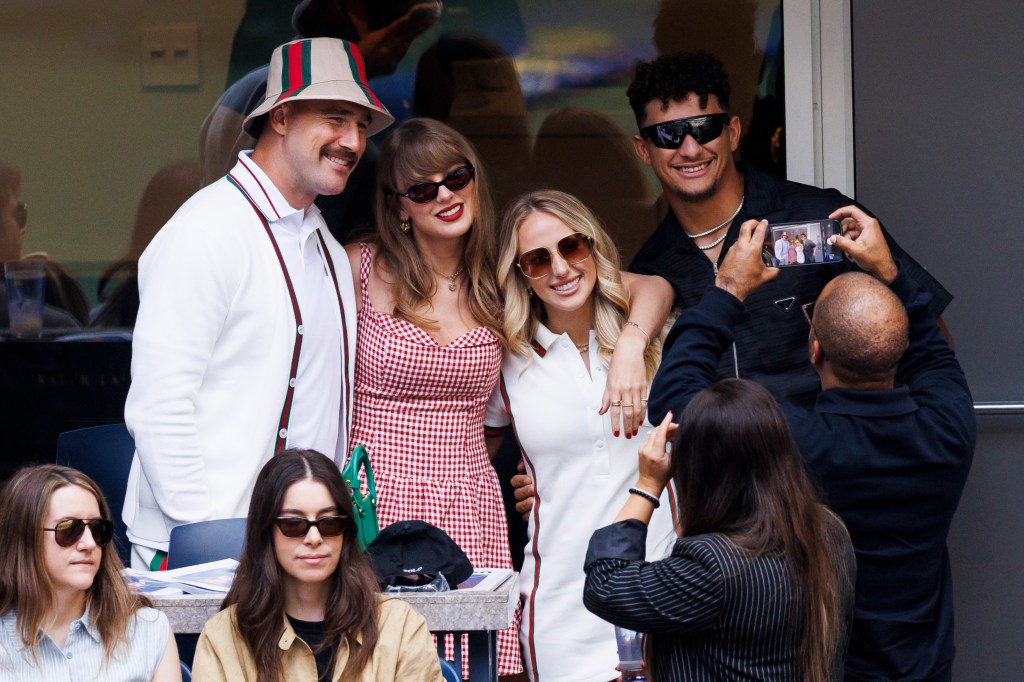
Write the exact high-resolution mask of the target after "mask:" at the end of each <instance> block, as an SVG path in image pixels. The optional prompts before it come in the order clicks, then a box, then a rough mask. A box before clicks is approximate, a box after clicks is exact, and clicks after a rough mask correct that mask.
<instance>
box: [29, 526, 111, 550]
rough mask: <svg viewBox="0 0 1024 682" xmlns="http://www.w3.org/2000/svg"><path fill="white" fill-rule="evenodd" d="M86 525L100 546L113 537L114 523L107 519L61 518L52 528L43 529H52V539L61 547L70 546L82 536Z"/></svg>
mask: <svg viewBox="0 0 1024 682" xmlns="http://www.w3.org/2000/svg"><path fill="white" fill-rule="evenodd" d="M86 526H88V527H89V532H90V533H91V534H92V539H93V540H94V541H95V542H96V544H97V545H99V546H100V547H102V546H103V545H105V544H107V543H108V542H110V541H111V539H113V537H114V524H113V522H111V521H108V520H107V519H61V520H60V521H58V522H57V523H56V524H55V525H54V527H53V528H44V529H43V530H49V531H53V539H54V540H56V541H57V544H58V545H60V546H61V547H70V546H71V545H73V544H75V543H76V542H78V541H79V540H80V539H81V538H82V535H84V534H85V527H86Z"/></svg>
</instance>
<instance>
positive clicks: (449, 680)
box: [439, 638, 462, 682]
mask: <svg viewBox="0 0 1024 682" xmlns="http://www.w3.org/2000/svg"><path fill="white" fill-rule="evenodd" d="M439 639H440V638H439ZM439 658H440V661H441V677H443V678H444V682H462V673H460V672H459V671H458V670H456V669H455V666H454V665H452V662H451V661H449V660H446V659H445V657H444V656H439Z"/></svg>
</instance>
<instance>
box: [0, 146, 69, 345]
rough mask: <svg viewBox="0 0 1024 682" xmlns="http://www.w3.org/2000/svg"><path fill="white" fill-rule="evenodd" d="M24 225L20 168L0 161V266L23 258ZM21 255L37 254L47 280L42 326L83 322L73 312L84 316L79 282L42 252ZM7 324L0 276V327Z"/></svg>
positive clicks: (65, 326)
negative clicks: (42, 263) (42, 262)
mask: <svg viewBox="0 0 1024 682" xmlns="http://www.w3.org/2000/svg"><path fill="white" fill-rule="evenodd" d="M27 227H28V208H27V207H26V206H25V203H24V202H23V201H22V200H21V171H20V170H18V169H17V168H16V167H14V166H11V165H8V164H6V163H0V266H2V265H3V264H4V263H6V262H7V261H12V260H20V259H21V258H23V256H22V254H21V246H22V242H23V241H24V239H25V230H26V229H27ZM24 257H25V258H32V257H39V258H42V259H43V260H44V268H45V271H46V279H47V282H46V307H45V308H43V328H44V329H45V328H49V329H59V328H66V329H77V328H78V327H79V326H80V323H82V322H84V321H85V317H78V316H76V315H75V314H74V313H76V312H77V313H78V314H79V315H81V314H83V313H84V314H85V315H86V316H87V315H88V309H87V307H86V302H85V294H84V292H82V287H81V285H80V284H78V281H77V280H75V279H74V277H73V276H72V275H71V274H70V273H69V272H67V270H66V269H64V268H63V267H61V266H60V265H58V264H57V263H54V262H52V261H50V260H48V259H47V258H46V254H43V253H40V254H29V255H27V256H24ZM0 274H2V273H0ZM62 301H66V302H65V303H62ZM72 308H76V310H72ZM8 325H9V321H8V319H7V288H6V285H4V283H3V278H2V276H0V328H4V327H7V326H8Z"/></svg>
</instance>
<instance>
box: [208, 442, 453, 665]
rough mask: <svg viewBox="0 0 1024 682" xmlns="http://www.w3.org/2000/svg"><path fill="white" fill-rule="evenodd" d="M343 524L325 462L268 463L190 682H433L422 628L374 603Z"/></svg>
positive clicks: (393, 602)
mask: <svg viewBox="0 0 1024 682" xmlns="http://www.w3.org/2000/svg"><path fill="white" fill-rule="evenodd" d="M352 513H353V509H352V498H351V494H350V492H349V490H348V488H347V487H346V486H345V483H344V481H342V478H341V473H340V472H339V471H338V466H337V465H336V464H335V463H334V462H333V461H331V460H330V459H328V458H327V457H326V456H324V455H321V454H320V453H318V452H314V451H312V450H286V451H285V452H283V453H281V454H280V455H277V456H276V457H274V458H272V459H271V460H270V461H269V462H267V464H266V466H264V467H263V470H262V471H260V474H259V477H258V478H257V479H256V486H255V489H254V490H253V493H252V502H251V503H250V505H249V516H248V520H247V522H246V531H245V549H244V550H243V551H242V557H241V560H240V562H239V564H238V570H237V571H236V572H235V579H234V582H233V583H232V585H231V590H230V591H229V592H228V596H227V597H226V598H225V599H224V610H223V611H221V612H220V613H218V614H217V615H216V616H214V617H213V618H211V619H210V620H209V621H207V623H206V626H205V627H204V628H203V632H202V634H201V635H200V637H199V644H198V645H197V647H196V656H195V661H194V664H193V672H192V674H193V676H194V677H195V679H196V680H203V681H204V682H206V681H207V680H224V681H225V682H228V681H230V682H237V681H239V680H247V681H252V682H257V681H258V682H276V681H277V680H282V679H283V680H334V681H335V682H337V681H338V680H353V681H356V680H365V681H366V682H370V681H371V680H372V681H373V682H389V681H392V680H394V681H396V682H397V681H399V680H402V681H408V682H426V681H429V680H436V681H438V682H440V680H441V679H442V678H441V667H440V664H439V663H438V657H437V651H436V650H435V649H434V647H433V643H432V642H431V639H430V633H429V631H428V630H427V624H426V621H425V620H424V619H423V616H421V615H420V614H419V613H417V612H416V611H414V610H413V609H412V607H410V606H409V605H408V604H406V603H405V602H403V601H401V600H400V599H391V598H387V597H384V596H383V595H381V594H380V593H379V591H378V586H377V577H376V576H375V575H374V573H373V569H372V568H370V565H369V564H368V563H367V561H366V559H364V557H363V552H362V550H361V549H360V547H359V540H358V537H357V535H356V525H355V522H354V521H353V520H352Z"/></svg>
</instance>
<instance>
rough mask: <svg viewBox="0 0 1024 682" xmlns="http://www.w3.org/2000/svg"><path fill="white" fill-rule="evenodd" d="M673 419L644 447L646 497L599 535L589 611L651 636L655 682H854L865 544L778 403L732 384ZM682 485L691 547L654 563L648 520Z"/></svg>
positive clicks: (591, 556) (590, 558)
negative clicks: (836, 510)
mask: <svg viewBox="0 0 1024 682" xmlns="http://www.w3.org/2000/svg"><path fill="white" fill-rule="evenodd" d="M671 419H672V413H671V412H670V413H668V415H667V416H666V417H665V419H664V421H663V422H662V423H661V425H660V426H658V428H657V429H655V430H654V431H652V432H651V436H650V437H649V438H648V439H647V440H646V442H645V443H644V444H643V445H642V446H641V448H640V457H639V458H640V464H639V471H640V473H639V476H638V477H637V480H636V484H635V487H634V488H630V492H631V493H635V494H631V495H628V496H623V497H628V499H627V500H626V501H625V504H623V505H622V508H621V511H619V514H618V516H617V517H616V518H615V523H613V524H611V525H609V526H606V527H604V528H601V529H600V530H598V531H597V532H596V533H594V535H593V537H592V538H591V539H590V547H589V549H588V550H587V559H586V565H585V570H586V572H587V581H586V588H585V591H584V593H583V602H584V603H585V604H586V606H587V608H588V609H590V610H591V611H593V612H594V613H595V614H597V615H598V616H600V617H601V618H604V619H606V620H608V621H609V622H611V623H614V624H615V625H618V626H621V627H625V628H629V629H632V630H637V631H639V632H644V633H647V635H648V637H647V641H646V644H645V650H646V651H645V655H644V658H645V661H646V663H647V672H648V679H651V680H673V681H680V682H685V681H686V680H712V679H729V680H737V679H743V680H805V681H806V682H826V681H829V682H831V681H835V680H842V679H843V657H844V655H845V653H846V644H847V641H848V639H849V631H850V624H851V621H852V617H853V599H854V592H853V585H854V575H855V573H856V563H855V558H854V554H853V546H852V544H851V542H850V537H849V535H848V534H847V532H846V528H845V527H844V526H843V523H842V521H840V520H839V518H838V517H837V516H836V515H835V514H833V513H832V512H831V511H829V509H828V508H826V507H825V506H824V505H823V504H822V503H821V501H820V499H819V497H818V493H817V492H816V491H815V488H814V485H813V484H812V483H811V481H810V479H809V478H808V475H807V473H806V472H805V470H804V464H803V460H802V459H801V458H800V453H799V452H798V451H797V447H796V443H795V442H794V441H793V436H792V434H791V433H790V430H789V424H788V423H787V421H786V417H785V416H784V415H783V414H782V410H781V409H779V406H778V404H777V403H776V402H775V399H774V398H772V396H771V394H770V393H768V391H767V389H765V388H764V387H762V386H760V385H759V384H755V383H754V382H752V381H746V380H743V379H725V380H723V381H719V382H718V383H716V384H713V385H712V386H710V387H709V388H707V389H705V390H703V391H701V392H700V393H699V394H697V396H696V397H695V398H694V399H693V400H692V401H691V402H690V403H689V405H687V407H686V409H685V410H684V412H683V414H682V417H681V419H680V420H679V427H678V429H675V425H674V424H672V422H671ZM673 430H675V431H676V433H675V438H674V440H673V441H672V448H671V451H670V452H666V448H665V443H666V441H667V439H668V438H670V437H672V431H673ZM670 479H671V480H673V481H674V486H675V489H676V494H677V496H678V499H679V500H680V502H681V509H680V516H681V522H680V528H681V538H680V539H679V540H678V541H677V542H676V544H675V547H674V548H673V549H672V554H671V556H669V557H668V558H665V559H662V560H660V561H647V560H645V553H644V539H645V537H646V535H647V533H648V529H647V524H648V522H649V520H650V518H651V512H652V511H653V510H654V509H655V508H656V504H655V503H654V501H655V500H656V499H657V496H658V495H660V494H661V493H662V490H663V489H664V488H665V486H666V485H668V483H669V481H670Z"/></svg>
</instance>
